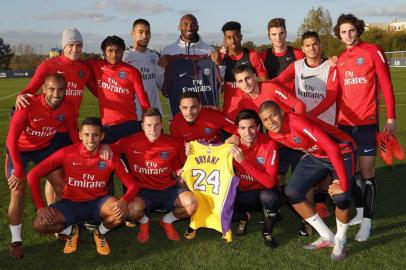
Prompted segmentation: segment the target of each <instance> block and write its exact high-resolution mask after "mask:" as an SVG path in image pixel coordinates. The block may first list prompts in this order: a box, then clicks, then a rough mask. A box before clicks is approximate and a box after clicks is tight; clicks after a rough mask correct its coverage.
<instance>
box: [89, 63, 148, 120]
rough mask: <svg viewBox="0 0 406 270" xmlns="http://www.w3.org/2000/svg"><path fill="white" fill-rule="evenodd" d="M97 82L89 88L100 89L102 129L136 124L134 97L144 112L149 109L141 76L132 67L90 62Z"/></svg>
mask: <svg viewBox="0 0 406 270" xmlns="http://www.w3.org/2000/svg"><path fill="white" fill-rule="evenodd" d="M86 63H87V64H88V65H89V66H90V67H91V70H92V72H93V75H94V79H95V81H94V80H93V81H92V82H91V84H90V85H89V86H90V88H92V89H97V93H98V98H99V110H100V117H101V119H102V122H103V125H117V124H121V123H124V122H127V121H131V120H137V113H136V111H135V104H134V96H135V95H136V96H137V99H138V101H139V103H140V105H141V108H142V109H143V110H146V109H148V108H149V107H150V103H149V100H148V96H147V94H146V92H145V90H144V84H143V82H142V77H141V73H140V72H139V71H138V70H137V69H136V68H134V67H133V66H131V65H129V64H127V63H124V62H121V63H119V64H116V65H111V64H109V63H107V62H106V61H105V60H102V59H90V60H87V61H86Z"/></svg>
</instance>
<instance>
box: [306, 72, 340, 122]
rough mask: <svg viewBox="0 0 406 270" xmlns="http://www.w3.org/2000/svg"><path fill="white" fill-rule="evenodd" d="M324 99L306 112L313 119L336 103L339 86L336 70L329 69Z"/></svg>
mask: <svg viewBox="0 0 406 270" xmlns="http://www.w3.org/2000/svg"><path fill="white" fill-rule="evenodd" d="M326 87H327V89H326V97H325V98H324V99H323V100H322V101H321V102H320V103H319V104H318V105H317V106H316V107H314V108H313V110H311V111H310V112H308V114H310V115H311V116H313V117H317V116H318V115H320V114H322V113H323V112H325V111H326V110H328V109H329V108H330V107H331V106H333V104H334V103H335V102H336V101H337V96H338V90H339V84H338V78H337V70H336V68H335V67H334V68H330V70H329V74H328V79H327V85H326Z"/></svg>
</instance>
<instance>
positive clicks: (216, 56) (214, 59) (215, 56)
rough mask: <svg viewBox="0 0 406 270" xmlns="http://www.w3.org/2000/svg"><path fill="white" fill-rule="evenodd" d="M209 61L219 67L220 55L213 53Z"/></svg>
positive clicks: (216, 52) (217, 52)
mask: <svg viewBox="0 0 406 270" xmlns="http://www.w3.org/2000/svg"><path fill="white" fill-rule="evenodd" d="M210 58H211V60H212V61H213V62H214V63H215V64H216V65H220V64H221V62H222V61H221V53H220V52H219V51H214V52H212V53H211V54H210Z"/></svg>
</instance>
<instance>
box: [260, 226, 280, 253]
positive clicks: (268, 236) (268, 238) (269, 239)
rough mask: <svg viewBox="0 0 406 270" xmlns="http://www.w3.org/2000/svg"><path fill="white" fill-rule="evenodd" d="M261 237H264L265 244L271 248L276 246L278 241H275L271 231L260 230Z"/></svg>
mask: <svg viewBox="0 0 406 270" xmlns="http://www.w3.org/2000/svg"><path fill="white" fill-rule="evenodd" d="M262 238H263V239H264V243H265V246H267V247H269V248H272V249H273V248H277V247H278V243H277V242H276V239H275V237H274V236H273V233H272V232H268V231H265V230H264V231H263V232H262Z"/></svg>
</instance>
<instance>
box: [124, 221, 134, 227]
mask: <svg viewBox="0 0 406 270" xmlns="http://www.w3.org/2000/svg"><path fill="white" fill-rule="evenodd" d="M125 226H127V227H128V228H135V227H136V226H137V223H135V222H132V221H126V222H125Z"/></svg>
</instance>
